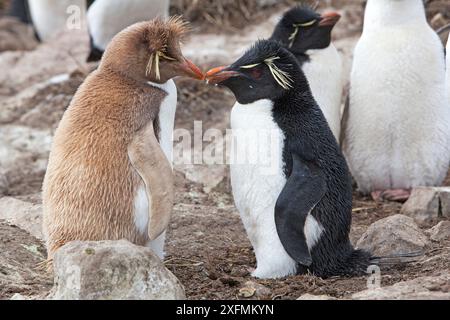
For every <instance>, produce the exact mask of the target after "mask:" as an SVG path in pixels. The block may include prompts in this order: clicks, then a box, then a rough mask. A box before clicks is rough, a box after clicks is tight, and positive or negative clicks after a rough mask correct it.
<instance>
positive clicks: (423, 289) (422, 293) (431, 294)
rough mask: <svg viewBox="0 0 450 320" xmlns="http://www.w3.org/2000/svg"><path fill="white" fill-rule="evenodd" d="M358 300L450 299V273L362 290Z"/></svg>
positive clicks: (356, 294) (357, 295) (357, 297)
mask: <svg viewBox="0 0 450 320" xmlns="http://www.w3.org/2000/svg"><path fill="white" fill-rule="evenodd" d="M352 299H356V300H450V274H448V273H446V274H442V275H439V276H433V277H419V278H416V279H414V280H409V281H403V282H399V283H396V284H394V285H392V286H388V287H381V288H376V289H369V290H365V291H361V292H358V293H355V294H353V295H352Z"/></svg>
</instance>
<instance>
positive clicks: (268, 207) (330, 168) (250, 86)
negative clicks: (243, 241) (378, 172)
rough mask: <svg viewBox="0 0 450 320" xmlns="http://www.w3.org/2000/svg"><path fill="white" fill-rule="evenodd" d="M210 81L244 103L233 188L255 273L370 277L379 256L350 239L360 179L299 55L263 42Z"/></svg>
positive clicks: (235, 117)
mask: <svg viewBox="0 0 450 320" xmlns="http://www.w3.org/2000/svg"><path fill="white" fill-rule="evenodd" d="M206 79H207V80H208V81H209V82H210V83H212V84H219V85H221V86H225V87H228V88H229V89H230V90H231V91H232V92H233V93H234V95H235V96H236V100H237V102H236V104H235V105H234V107H233V109H232V112H231V128H232V131H233V136H234V139H233V140H232V141H233V142H232V150H233V151H232V153H233V152H236V153H237V157H235V156H232V157H231V160H230V161H231V162H232V163H231V164H230V172H231V184H232V191H233V196H234V201H235V204H236V207H237V208H238V210H239V212H240V215H241V218H242V221H243V223H244V226H245V229H246V231H247V234H248V237H249V239H250V241H251V243H252V245H253V248H254V251H255V254H256V260H257V268H256V270H255V271H254V272H253V273H252V275H253V276H255V277H258V278H278V277H284V276H288V275H292V274H295V273H303V272H307V271H310V272H313V273H314V274H316V275H318V276H321V277H328V276H334V275H355V274H362V273H364V272H365V271H366V267H367V266H368V265H369V263H370V258H371V256H370V254H369V253H367V252H365V251H362V250H355V249H354V248H353V247H352V245H351V243H350V240H349V231H350V224H351V213H352V185H351V177H350V173H349V170H348V168H347V164H346V162H345V159H344V157H343V155H342V153H341V151H340V148H339V146H338V144H337V142H336V139H335V138H334V137H333V133H332V131H331V129H330V127H329V126H328V124H327V121H326V120H325V117H324V115H323V113H322V111H321V110H320V108H319V106H318V105H317V103H316V102H315V100H314V98H313V96H312V93H311V90H310V88H309V85H308V81H307V79H306V77H305V75H304V73H303V72H302V71H301V69H300V66H299V65H298V64H297V62H296V58H295V56H294V55H292V54H291V53H290V52H289V51H288V50H286V49H284V48H283V47H282V46H281V45H280V44H279V43H277V42H274V41H267V40H264V41H259V42H257V43H256V44H255V45H254V46H253V47H252V48H251V49H250V50H248V51H247V52H246V53H245V54H244V55H243V56H242V57H241V58H240V59H238V60H237V61H236V62H234V63H233V64H231V65H230V66H228V67H219V68H215V69H212V70H210V71H209V72H208V73H207V76H206ZM249 157H254V158H252V159H250V158H249ZM267 159H270V161H267ZM233 161H234V163H233Z"/></svg>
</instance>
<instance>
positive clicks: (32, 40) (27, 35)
mask: <svg viewBox="0 0 450 320" xmlns="http://www.w3.org/2000/svg"><path fill="white" fill-rule="evenodd" d="M37 45H38V42H37V40H36V37H35V36H34V31H33V28H32V27H31V26H30V25H27V24H25V23H22V22H20V21H19V20H17V19H15V18H12V17H2V18H1V19H0V52H3V51H10V50H11V51H15V50H33V49H34V48H36V46H37Z"/></svg>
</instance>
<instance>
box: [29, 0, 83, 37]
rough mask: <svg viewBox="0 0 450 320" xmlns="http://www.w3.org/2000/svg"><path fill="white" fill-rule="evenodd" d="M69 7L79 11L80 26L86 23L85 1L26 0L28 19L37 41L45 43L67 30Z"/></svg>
mask: <svg viewBox="0 0 450 320" xmlns="http://www.w3.org/2000/svg"><path fill="white" fill-rule="evenodd" d="M70 6H77V7H78V8H79V9H80V11H79V14H80V20H81V21H80V25H83V23H85V21H86V8H87V6H86V0H28V8H29V17H30V22H31V23H32V25H33V27H34V30H35V32H36V36H37V38H38V40H39V41H43V42H45V41H47V40H49V39H50V38H52V37H53V36H54V35H56V34H57V33H59V32H61V31H63V30H64V29H66V28H67V19H68V18H69V15H70V12H68V8H69V7H70Z"/></svg>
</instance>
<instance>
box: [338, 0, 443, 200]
mask: <svg viewBox="0 0 450 320" xmlns="http://www.w3.org/2000/svg"><path fill="white" fill-rule="evenodd" d="M445 92H446V90H445V58H444V48H443V46H442V43H441V41H440V39H439V37H438V36H437V34H436V33H435V32H434V31H433V29H431V27H430V26H429V25H428V23H427V20H426V16H425V10H424V6H423V3H422V1H421V0H369V1H368V3H367V7H366V11H365V19H364V29H363V33H362V36H361V39H360V40H359V41H358V44H357V46H356V48H355V52H354V61H353V67H352V73H351V83H350V100H349V102H350V103H349V109H348V118H347V121H346V129H345V137H344V152H345V154H346V157H347V160H348V162H349V166H350V169H351V172H352V174H353V176H354V178H355V180H356V182H357V184H358V189H359V190H360V191H361V192H362V193H365V194H368V193H372V197H373V198H374V199H379V198H382V199H388V200H398V201H404V200H406V199H407V198H408V197H409V194H410V189H411V188H413V187H416V186H437V185H440V184H441V183H442V181H443V180H444V178H445V176H446V173H447V170H448V165H449V161H450V108H449V104H448V100H447V99H446V93H445Z"/></svg>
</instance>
